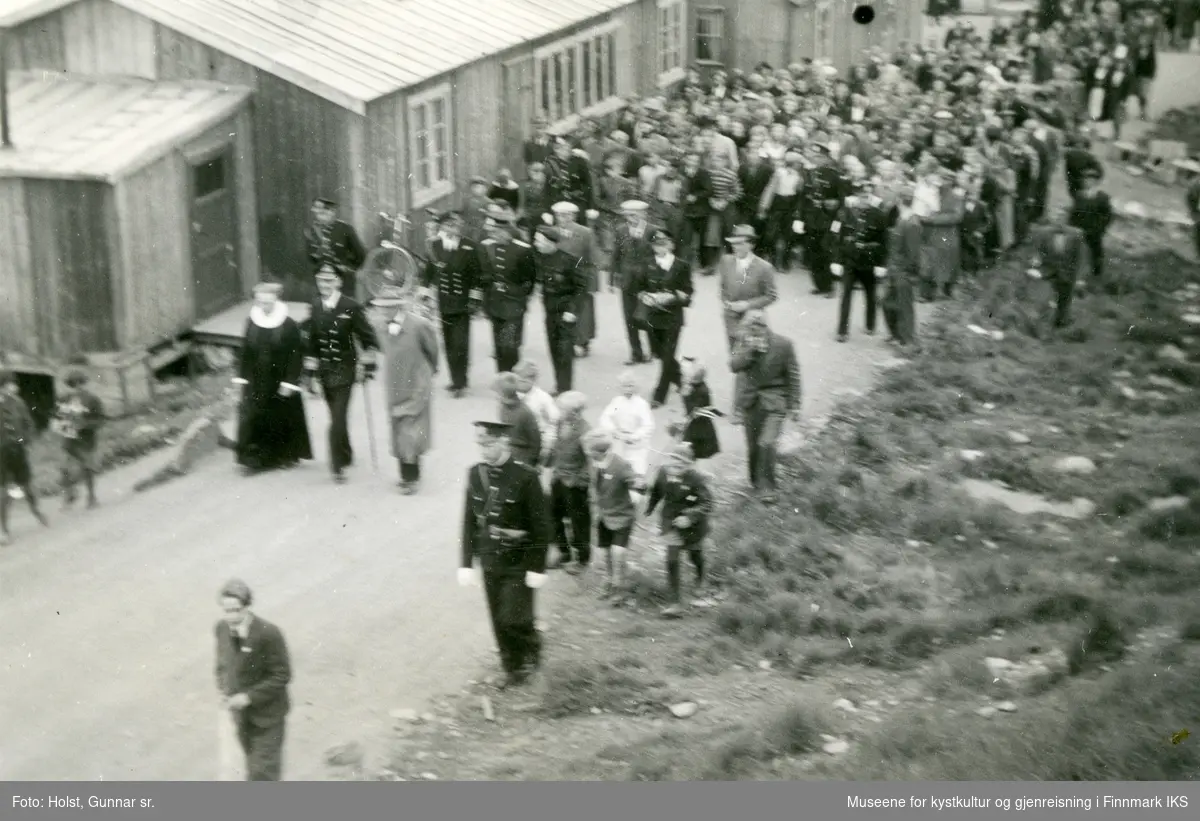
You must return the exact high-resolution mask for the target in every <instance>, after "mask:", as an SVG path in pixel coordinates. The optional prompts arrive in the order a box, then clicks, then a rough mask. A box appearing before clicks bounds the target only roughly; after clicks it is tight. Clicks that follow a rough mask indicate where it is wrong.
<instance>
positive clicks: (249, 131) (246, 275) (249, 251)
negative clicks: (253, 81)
mask: <svg viewBox="0 0 1200 821" xmlns="http://www.w3.org/2000/svg"><path fill="white" fill-rule="evenodd" d="M229 125H230V126H232V127H231V128H230V129H229V130H230V131H231V132H232V133H233V134H234V138H233V153H234V168H235V170H234V173H235V174H236V175H237V177H236V180H235V182H234V186H235V188H234V190H235V192H236V194H237V209H238V211H237V214H238V245H239V248H238V251H239V266H238V267H239V270H240V271H241V273H242V286H243V288H244V289H245V292H246V293H247V294H249V293H250V292H251V289H252V288H253V287H254V284H255V283H256V282H258V280H259V278H260V275H261V273H262V272H261V269H260V265H259V259H258V177H257V163H256V158H255V156H254V111H253V109H252V108H251V102H250V101H248V102H247V103H246V104H245V106H243V108H242V110H241V111H239V112H238V115H237V117H235V118H234V119H233V120H232V121H231V123H229ZM189 258H190V257H189Z"/></svg>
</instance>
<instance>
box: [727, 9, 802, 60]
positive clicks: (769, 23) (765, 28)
mask: <svg viewBox="0 0 1200 821" xmlns="http://www.w3.org/2000/svg"><path fill="white" fill-rule="evenodd" d="M791 10H792V7H791V4H790V3H788V2H787V0H752V2H745V1H744V0H742V2H738V0H725V25H726V27H727V29H728V32H729V33H728V35H727V37H726V40H727V41H728V42H730V44H731V45H732V46H733V48H734V56H733V60H732V62H731V65H736V66H738V67H740V68H742V69H745V70H749V69H752V68H754V66H755V64H757V63H759V62H762V61H763V60H765V61H767V62H768V63H770V64H771V65H772V66H775V67H776V68H778V67H780V66H786V65H787V64H788V63H789V62H791V61H790V59H789V57H790V55H789V54H788V42H787V41H788V18H789V16H790V14H791ZM731 38H732V39H731Z"/></svg>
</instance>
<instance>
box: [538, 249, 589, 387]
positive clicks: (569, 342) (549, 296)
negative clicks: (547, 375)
mask: <svg viewBox="0 0 1200 821" xmlns="http://www.w3.org/2000/svg"><path fill="white" fill-rule="evenodd" d="M562 240H563V233H562V229H560V228H556V227H555V226H552V225H540V226H538V228H537V229H536V231H535V232H534V235H533V244H534V246H535V247H536V248H537V252H538V253H537V257H536V260H537V261H536V265H537V272H538V283H539V284H540V285H541V286H542V305H543V306H544V307H545V310H546V342H547V344H548V345H549V351H550V361H551V362H552V363H553V365H554V382H555V392H554V395H555V396H557V395H558V394H560V393H563V392H564V391H569V390H571V380H572V377H573V376H574V371H575V322H576V320H577V319H578V317H577V316H576V315H575V311H577V310H578V309H579V300H580V298H581V296H582V295H583V294H585V293H586V292H587V284H588V283H587V271H586V270H585V269H584V267H583V266H582V265H580V263H579V258H578V257H575V256H572V255H571V254H568V253H567V252H566V251H563V250H561V249H560V248H559V243H560V242H562Z"/></svg>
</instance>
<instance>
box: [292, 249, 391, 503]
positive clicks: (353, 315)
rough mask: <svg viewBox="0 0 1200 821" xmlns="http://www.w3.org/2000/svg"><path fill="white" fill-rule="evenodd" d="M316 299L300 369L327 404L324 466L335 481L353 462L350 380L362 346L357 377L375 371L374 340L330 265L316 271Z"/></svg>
mask: <svg viewBox="0 0 1200 821" xmlns="http://www.w3.org/2000/svg"><path fill="white" fill-rule="evenodd" d="M317 293H318V294H319V296H318V298H317V299H316V300H314V301H313V304H312V315H311V317H310V318H309V320H308V355H307V356H306V357H305V360H304V369H305V371H306V373H307V375H308V377H309V384H310V385H311V384H313V381H314V380H315V381H317V382H319V383H320V385H321V391H322V393H324V394H325V403H326V404H327V405H328V406H329V466H330V469H331V470H332V471H333V479H334V481H335V482H338V483H341V482H344V481H345V473H344V471H345V469H346V468H348V467H350V465H351V464H353V462H354V450H353V448H351V447H350V430H349V427H348V424H347V416H348V414H349V411H350V397H351V395H352V393H353V391H354V383H355V382H357V381H358V380H359V373H358V364H359V360H358V349H357V348H356V347H355V343H357V344H358V345H359V346H361V347H362V348H363V351H364V356H363V360H362V365H363V369H362V370H363V373H362V379H363V380H367V379H371V378H372V377H374V375H375V369H376V367H377V363H376V361H375V355H376V353H377V352H378V351H379V340H378V338H377V337H376V336H375V329H374V328H372V327H371V323H370V322H369V321H368V320H367V315H366V311H365V310H364V309H363V306H361V305H359V304H358V303H357V302H355V301H354V300H353V299H351V298H350V297H348V296H346V295H345V294H343V293H342V278H341V276H340V275H339V274H338V272H337V271H336V270H335V269H334V268H333V266H332V265H326V266H324V267H323V268H322V269H321V270H320V272H319V273H318V274H317Z"/></svg>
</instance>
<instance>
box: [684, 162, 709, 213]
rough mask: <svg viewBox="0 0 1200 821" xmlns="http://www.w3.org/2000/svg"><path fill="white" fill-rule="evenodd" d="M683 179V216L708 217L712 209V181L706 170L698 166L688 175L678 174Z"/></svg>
mask: <svg viewBox="0 0 1200 821" xmlns="http://www.w3.org/2000/svg"><path fill="white" fill-rule="evenodd" d="M680 179H682V180H683V191H682V194H681V196H682V198H683V199H682V205H683V217H684V219H687V220H702V219H708V215H709V212H710V211H711V210H712V195H713V181H712V176H711V175H709V173H708V171H706V170H705V169H703V168H700V169H698V170H697V171H696V173H695V174H693V175H691V176H690V177H689V176H688V175H687V174H686V173H683V174H680Z"/></svg>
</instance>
